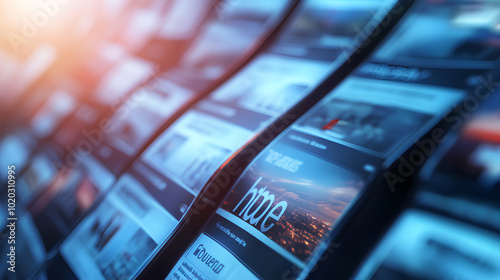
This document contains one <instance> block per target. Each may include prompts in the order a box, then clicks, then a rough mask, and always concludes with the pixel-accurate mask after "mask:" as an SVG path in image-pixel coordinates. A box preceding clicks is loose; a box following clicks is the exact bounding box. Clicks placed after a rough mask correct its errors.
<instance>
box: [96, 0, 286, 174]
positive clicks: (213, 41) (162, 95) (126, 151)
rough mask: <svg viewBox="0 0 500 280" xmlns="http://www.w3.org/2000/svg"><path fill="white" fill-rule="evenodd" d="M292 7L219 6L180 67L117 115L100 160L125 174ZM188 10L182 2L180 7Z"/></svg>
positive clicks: (278, 4)
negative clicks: (179, 114)
mask: <svg viewBox="0 0 500 280" xmlns="http://www.w3.org/2000/svg"><path fill="white" fill-rule="evenodd" d="M266 3H267V4H266ZM288 4H289V1H287V0H280V1H273V2H272V3H268V2H266V1H252V2H241V3H239V4H238V5H232V4H231V5H232V6H231V8H230V9H229V8H227V7H226V6H224V5H225V4H224V5H222V6H220V7H219V6H214V7H213V10H214V11H213V13H212V14H211V16H210V17H209V18H208V19H207V20H206V22H205V24H204V26H203V28H202V29H201V31H200V34H199V35H197V36H196V38H195V39H194V40H193V42H192V43H191V44H190V46H189V48H188V49H187V50H186V52H185V53H184V54H183V55H182V57H181V59H180V62H179V63H178V64H177V65H176V66H175V67H174V68H173V69H170V70H168V71H166V72H164V73H159V74H157V75H155V76H154V77H152V78H151V79H150V80H149V81H148V82H147V83H146V84H145V85H144V86H141V87H140V88H139V89H137V90H136V91H135V92H134V93H133V94H132V95H131V96H130V97H129V98H128V99H127V100H126V102H124V104H123V105H122V106H120V108H118V109H117V110H116V111H115V113H114V114H113V116H112V117H111V119H110V123H112V124H113V126H112V127H111V128H109V129H107V131H106V132H108V133H103V132H101V134H103V135H104V143H103V144H102V145H99V148H98V152H97V153H95V154H96V156H97V157H99V158H100V159H101V160H102V161H103V162H104V163H105V164H106V165H107V166H108V167H109V168H110V169H111V170H112V171H113V172H115V173H117V174H118V173H121V172H122V171H123V170H124V168H125V167H126V166H127V165H128V163H129V162H130V159H133V158H135V156H136V155H137V153H138V152H139V151H141V150H142V149H143V146H144V145H145V144H146V142H147V141H148V140H149V139H150V137H151V136H152V135H153V134H154V133H155V132H156V131H157V130H158V129H159V128H160V127H161V125H163V123H164V122H165V121H166V120H168V119H169V118H170V117H172V116H173V115H174V114H175V113H176V112H177V111H178V110H179V108H183V106H185V105H186V104H188V103H189V102H190V101H192V100H193V99H194V98H196V97H198V96H199V95H200V94H202V93H204V92H205V90H206V88H207V87H208V86H210V85H211V82H213V81H215V80H216V79H217V78H219V77H220V76H221V75H223V74H224V73H226V72H227V71H228V69H230V68H231V66H234V65H238V61H239V60H241V59H242V58H245V56H246V55H248V51H249V50H250V49H251V48H252V47H253V46H254V45H256V44H258V43H260V42H261V41H260V39H261V37H263V35H264V34H265V33H266V32H268V31H271V30H272V29H273V28H274V27H275V25H276V24H277V19H278V18H281V16H282V13H283V10H284V9H285V8H286V6H287V5H288ZM182 5H184V4H182ZM182 5H181V4H180V3H177V2H176V4H175V5H174V7H177V6H182ZM228 5H229V4H228ZM173 12H175V11H173Z"/></svg>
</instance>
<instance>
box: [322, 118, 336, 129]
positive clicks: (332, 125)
mask: <svg viewBox="0 0 500 280" xmlns="http://www.w3.org/2000/svg"><path fill="white" fill-rule="evenodd" d="M339 121H340V120H339V119H335V120H332V121H331V122H329V123H328V124H327V125H325V126H323V130H328V129H332V128H333V127H334V126H336V125H337V123H339Z"/></svg>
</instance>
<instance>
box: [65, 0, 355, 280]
mask: <svg viewBox="0 0 500 280" xmlns="http://www.w3.org/2000/svg"><path fill="white" fill-rule="evenodd" d="M245 5H247V4H245ZM234 13H236V12H234ZM325 16H326V15H325ZM231 17H233V16H231ZM231 17H229V16H228V18H231ZM233 18H237V17H233ZM193 54H194V53H193ZM332 60H333V59H330V58H323V59H310V58H306V57H303V58H301V57H300V56H293V57H292V56H286V55H280V54H273V53H270V52H265V53H262V54H259V55H258V57H257V58H256V59H255V60H253V61H252V62H251V63H250V64H249V65H248V66H247V67H245V68H243V70H241V71H239V72H237V73H236V75H235V76H234V78H232V79H230V80H229V81H228V83H227V84H224V85H223V86H221V87H219V88H218V89H216V90H215V91H214V92H213V93H212V94H211V95H210V96H208V97H207V98H205V99H204V100H202V101H201V102H198V103H197V104H196V105H194V106H193V108H192V109H190V110H188V111H187V112H185V113H184V114H183V115H182V116H181V117H179V118H178V119H177V120H176V121H175V122H174V123H173V124H172V125H170V126H169V127H168V128H167V129H166V130H165V131H164V132H163V133H162V134H161V135H160V136H159V137H158V138H157V139H156V140H155V141H154V142H153V143H152V144H151V145H150V146H149V147H148V148H147V150H146V151H145V152H144V153H143V154H142V155H141V156H140V158H139V159H138V160H137V161H136V162H134V163H133V164H132V165H131V166H130V167H129V169H127V176H125V178H121V179H120V180H119V181H118V183H117V185H116V186H115V187H113V190H112V191H111V193H110V194H109V195H108V196H106V198H105V200H104V202H103V203H102V204H101V205H100V206H99V207H98V208H97V210H96V211H93V212H91V213H90V214H89V215H87V216H86V217H85V219H84V220H83V221H82V222H81V223H80V224H79V225H78V227H77V228H76V229H75V231H73V232H72V233H71V234H70V236H69V237H68V238H67V239H66V240H65V241H64V242H63V244H62V246H61V250H60V252H61V255H62V257H63V259H64V261H65V262H66V263H67V264H68V265H69V267H70V268H71V270H72V271H73V273H74V274H75V276H76V277H78V278H82V279H102V278H105V277H116V278H121V276H119V275H129V276H130V275H131V272H132V271H136V270H137V269H139V268H140V267H141V266H143V265H144V264H145V263H147V261H148V260H149V257H150V256H151V255H150V254H153V253H154V252H155V251H156V250H157V249H158V248H159V247H160V245H161V244H162V242H164V241H165V240H166V239H167V238H168V236H169V234H170V232H171V231H172V230H173V229H174V227H175V226H177V223H178V221H179V220H180V219H181V218H182V216H183V215H184V213H185V212H186V211H187V210H188V208H189V206H190V205H191V203H192V202H193V200H194V198H195V197H196V195H197V194H198V193H199V192H200V190H201V189H202V188H203V186H204V185H205V183H206V182H207V180H208V179H209V178H210V176H212V174H213V173H214V172H215V171H216V169H217V168H219V166H220V165H221V164H222V163H223V162H224V161H225V160H227V158H228V157H229V156H230V155H231V154H233V153H234V152H235V151H236V150H237V149H238V148H240V147H241V146H242V145H244V143H246V142H247V141H248V140H249V139H251V138H252V137H254V136H255V135H256V134H257V133H258V132H259V131H261V130H262V129H263V128H264V127H265V126H266V125H267V124H269V123H270V122H271V121H273V120H274V119H275V118H276V117H278V116H279V115H280V114H281V113H283V112H284V111H285V110H287V109H288V108H290V107H291V106H293V105H294V104H296V103H297V102H298V101H300V100H301V99H302V98H303V97H304V96H305V94H306V90H307V89H308V88H309V87H311V86H313V85H314V84H316V83H318V82H320V81H321V80H322V78H323V77H324V76H325V75H326V72H328V71H330V70H331V69H330V68H331V67H330V63H331V62H332ZM206 69H209V68H206ZM179 73H180V72H174V74H175V75H177V74H179ZM175 75H174V76H175ZM172 79H173V78H172ZM172 79H170V78H169V80H172ZM181 80H182V79H181ZM276 81H281V82H279V83H278V84H276V83H274V82H276ZM254 85H259V86H254ZM141 129H143V128H141ZM125 139H126V137H125V138H124V139H123V140H121V141H128V140H125ZM128 142H129V143H131V142H132V141H128ZM122 144H124V143H121V144H116V143H114V144H113V145H116V146H117V147H118V146H119V145H122ZM123 146H124V147H125V148H123V149H124V150H125V149H126V146H129V144H126V145H123ZM301 156H304V157H307V154H304V155H301ZM338 173H342V174H343V175H345V177H342V178H340V179H339V178H337V179H335V181H336V182H338V188H337V190H336V191H338V192H345V193H346V194H345V195H346V198H339V197H336V198H335V199H334V201H327V202H325V205H328V206H327V207H329V208H328V209H323V210H322V209H317V210H318V213H317V217H316V218H317V219H324V220H323V221H321V222H318V225H319V226H321V227H323V229H321V232H327V231H328V228H329V227H331V226H332V224H333V223H334V222H335V219H331V218H328V217H327V216H328V215H327V214H326V213H327V212H329V211H335V210H339V211H341V209H340V208H335V207H339V205H344V204H345V203H348V202H345V201H348V200H349V199H348V198H347V197H350V196H353V195H355V194H356V188H358V187H359V184H361V185H362V184H363V182H362V179H360V177H359V175H357V174H356V173H352V174H349V175H348V174H347V172H344V171H342V170H340V169H339V170H338ZM332 176H333V175H332ZM329 178H333V177H329ZM125 188H129V189H130V192H129V191H127V190H125ZM321 191H323V190H318V191H317V192H318V193H314V194H313V195H314V196H316V197H318V199H319V196H320V193H321ZM126 193H132V195H126ZM125 195H126V196H127V197H125ZM132 198H133V199H132ZM303 200H304V198H302V199H297V200H296V201H292V200H290V204H291V205H292V203H293V204H294V207H297V211H298V212H300V211H301V210H300V209H301V208H300V207H306V205H301V203H303V202H304V201H303ZM295 204H296V205H295ZM332 205H333V206H332ZM157 207H158V208H157ZM325 207H326V206H325ZM334 208H335V209H334ZM132 209H135V210H132ZM104 211H106V214H103V213H104ZM148 213H151V214H152V213H158V214H157V216H155V217H156V218H158V219H163V220H165V221H168V222H165V223H143V221H144V217H147V216H148V215H149V214H148ZM138 215H144V216H141V217H140V218H139V216H138ZM287 217H288V214H287ZM290 218H291V217H290ZM291 222H293V223H296V222H297V221H291ZM104 225H110V226H109V227H110V228H109V230H105V229H104V228H105V227H106V226H104ZM276 228H278V227H276ZM127 229H129V230H127ZM120 232H122V233H120ZM273 232H274V231H273ZM134 234H139V235H141V236H142V239H143V241H144V242H142V241H141V242H140V244H139V243H138V244H136V246H134V248H126V247H130V246H127V245H126V244H128V242H129V240H132V239H131V238H132V237H133V236H134ZM275 234H276V236H280V235H281V234H283V233H281V232H276V233H275ZM286 234H287V233H285V237H283V238H284V240H285V241H286V242H288V239H289V238H290V236H289V235H286ZM288 234H289V233H288ZM102 235H104V236H109V238H106V239H107V240H109V241H108V242H107V243H106V244H104V245H103V241H98V240H100V239H102V238H100V236H102ZM91 240H96V241H91ZM312 241H313V240H311V242H312ZM130 242H132V241H130ZM316 242H317V241H316ZM81 244H89V245H86V246H82V245H81ZM94 244H100V245H99V246H97V245H94ZM278 247H279V246H278ZM312 247H314V246H309V247H308V246H307V245H304V249H303V251H302V252H301V253H300V254H299V255H298V256H294V255H293V253H290V252H288V251H287V250H288V249H290V247H288V249H282V250H283V252H287V253H285V254H286V255H287V256H293V257H292V258H293V259H294V260H298V261H299V262H302V260H301V259H304V258H308V256H310V254H311V252H310V251H309V250H311V249H312ZM129 251H133V252H139V251H141V253H140V254H137V253H134V254H137V255H138V256H140V258H137V259H133V260H132V259H130V257H128V256H129V255H133V254H131V253H130V252H129ZM88 271H92V272H88ZM89 273H91V274H92V275H90V274H89Z"/></svg>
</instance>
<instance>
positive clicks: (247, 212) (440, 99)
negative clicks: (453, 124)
mask: <svg viewBox="0 0 500 280" xmlns="http://www.w3.org/2000/svg"><path fill="white" fill-rule="evenodd" d="M424 4H426V3H424ZM424 4H422V5H420V6H416V7H414V8H413V9H412V10H411V11H410V15H408V17H407V18H409V19H413V18H414V17H424V16H425V11H426V6H425V5H424ZM429 5H432V3H429ZM406 23H407V22H406V21H404V22H403V23H401V24H400V25H402V26H405V24H406ZM398 34H399V33H397V32H396V33H393V34H392V35H391V37H390V39H389V40H388V41H389V42H391V40H392V38H395V36H396V37H397V36H398ZM386 42H387V41H386ZM392 42H393V43H392V44H391V45H387V43H384V44H382V46H381V47H380V49H378V50H376V52H375V54H374V55H373V57H372V60H375V61H377V59H379V57H381V55H380V54H383V53H384V52H385V50H386V48H392V49H393V51H391V53H396V51H395V50H394V49H397V50H398V51H399V52H401V53H403V52H405V51H406V48H407V46H406V44H405V42H404V41H392ZM413 62H414V63H413V64H403V65H398V63H401V61H399V60H397V59H395V58H387V59H386V60H385V61H383V62H380V61H377V63H379V65H380V66H377V67H378V68H377V67H374V66H373V65H374V62H368V63H365V64H364V65H361V66H360V67H359V69H358V70H357V71H355V73H354V75H351V76H350V77H348V78H347V79H345V80H344V81H343V82H342V83H341V84H340V85H339V86H338V87H336V88H335V89H334V90H333V91H332V92H330V93H329V94H328V95H327V96H326V97H325V98H324V99H323V100H322V101H320V102H319V103H318V104H316V105H315V106H314V107H313V108H312V109H311V110H309V112H307V113H306V114H304V116H302V117H301V118H300V119H299V120H298V121H296V122H295V123H294V124H292V126H291V127H290V128H288V129H287V130H286V131H285V132H284V133H282V134H281V135H280V136H279V137H278V138H277V139H275V140H274V141H273V142H272V143H271V144H270V145H269V146H268V147H267V148H266V149H265V150H264V151H263V152H262V153H261V154H260V155H259V156H258V158H257V159H256V160H254V162H252V164H251V165H250V166H249V167H248V168H247V170H246V171H245V173H244V174H243V175H242V177H241V178H240V179H239V181H238V182H237V183H236V185H235V186H234V187H233V188H232V190H231V192H230V194H229V195H228V196H227V197H226V198H225V201H224V203H223V204H222V205H221V206H220V207H219V209H218V210H217V212H216V214H215V215H214V216H212V217H211V218H210V219H209V221H208V223H207V225H206V226H205V227H204V228H203V232H202V233H201V234H200V235H199V236H198V238H197V240H196V241H194V242H193V243H192V244H191V246H190V248H189V249H188V250H187V251H186V252H185V253H184V255H183V257H182V258H181V259H180V260H179V261H178V262H177V265H176V266H175V267H174V269H173V270H172V271H170V273H169V275H168V276H167V279H190V278H192V277H196V275H201V277H202V278H204V279H225V278H227V277H231V275H239V273H242V274H244V275H249V276H248V278H249V279H253V278H255V279H261V278H266V279H267V278H270V279H274V278H282V277H283V275H285V274H287V273H288V274H289V275H290V274H292V275H293V276H294V277H298V278H305V277H306V276H307V274H308V273H309V272H308V270H309V269H311V268H312V266H314V263H312V262H311V263H308V261H311V260H314V258H312V256H320V255H321V254H322V253H323V252H322V250H324V248H325V247H326V246H325V245H327V244H326V243H322V242H328V241H326V240H325V239H326V237H328V235H329V234H330V233H331V232H332V231H334V230H335V222H336V221H338V220H339V219H342V217H344V214H345V213H346V212H347V211H348V210H349V207H350V205H352V204H353V203H355V202H356V198H357V196H358V195H359V194H361V193H362V192H363V191H364V188H365V187H366V186H367V185H368V184H369V183H370V178H372V177H373V176H374V174H376V172H377V171H378V170H381V169H382V168H384V166H387V165H390V164H392V163H393V162H394V160H395V159H396V158H397V157H399V156H400V155H401V154H402V153H403V152H404V151H406V150H407V149H408V148H409V147H410V146H411V145H412V144H414V143H415V141H417V140H418V139H420V138H421V137H422V136H423V135H424V134H425V133H426V132H427V131H428V130H429V129H430V128H432V127H433V126H434V125H435V124H436V123H438V122H439V121H441V120H442V119H443V117H445V116H446V114H447V113H448V112H449V111H450V110H452V109H453V108H454V107H455V106H456V105H457V104H458V103H460V102H461V101H462V100H463V99H464V98H465V97H466V96H467V94H468V92H467V89H468V86H467V85H464V84H463V81H455V82H454V83H453V81H451V80H449V79H447V78H448V77H447V76H446V75H444V74H443V73H444V72H445V71H444V70H442V69H441V70H438V71H435V69H431V70H429V71H427V69H426V68H424V67H427V65H423V64H419V63H418V62H420V61H413ZM370 67H372V68H371V69H370ZM391 67H392V68H391ZM450 67H451V69H450V71H451V73H457V71H456V69H454V67H453V66H450ZM367 69H370V70H369V71H367ZM387 69H390V70H389V71H386V72H384V71H385V70H387ZM395 69H396V70H395ZM486 70H488V67H485V68H484V71H483V72H481V71H478V70H477V69H474V70H470V71H463V72H461V75H463V77H473V76H475V75H477V74H478V73H484V72H486ZM446 71H448V70H446ZM455 79H456V78H455ZM264 166H265V167H264ZM306 170H310V172H306ZM302 172H303V173H302ZM330 176H331V177H330ZM323 179H324V180H323ZM305 201H307V202H310V203H311V204H309V205H308V204H307V203H304V202H305ZM206 255H210V256H211V258H213V259H214V261H213V262H212V261H211V262H210V263H206V262H203V261H202V260H203V258H204V256H206ZM256 256H260V257H257V258H256ZM263 256H266V257H263ZM235 263H237V264H235ZM381 279H384V278H381Z"/></svg>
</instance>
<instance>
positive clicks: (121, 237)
mask: <svg viewBox="0 0 500 280" xmlns="http://www.w3.org/2000/svg"><path fill="white" fill-rule="evenodd" d="M178 218H179V217H174V216H172V215H171V214H170V213H169V212H168V211H167V210H166V209H165V208H164V207H163V206H162V205H161V204H160V203H159V202H158V201H157V200H156V199H155V198H153V196H152V195H151V194H150V193H148V192H147V191H145V188H144V186H142V185H141V184H140V183H139V182H138V181H137V180H136V179H134V177H132V176H130V175H128V174H126V175H124V176H122V178H120V180H119V181H118V183H117V184H116V186H115V188H113V191H111V192H110V193H109V194H108V195H107V196H106V199H105V201H104V202H103V203H101V204H100V205H99V207H98V208H97V209H96V210H95V211H94V212H93V215H91V216H90V217H89V218H87V219H85V220H84V221H83V222H82V223H80V224H79V225H78V227H77V228H76V229H75V230H74V231H73V232H72V233H71V235H70V236H69V237H68V238H67V241H66V242H64V244H63V246H62V247H61V248H60V252H61V254H62V255H63V256H64V258H65V259H66V261H67V263H68V265H69V266H70V267H71V268H72V270H73V272H74V273H75V274H76V275H77V276H79V277H83V278H85V279H124V278H129V277H131V276H132V275H134V273H135V271H136V270H137V268H138V267H140V265H141V264H143V263H144V262H145V261H146V259H147V257H148V256H149V255H150V254H152V252H153V250H154V249H155V248H156V247H157V246H158V244H160V243H162V242H163V241H164V240H165V238H166V237H167V236H168V235H169V233H170V232H171V231H172V230H173V228H174V227H175V226H176V225H177V219H178ZM159 221H161V222H159ZM124 244H127V245H126V246H124Z"/></svg>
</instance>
